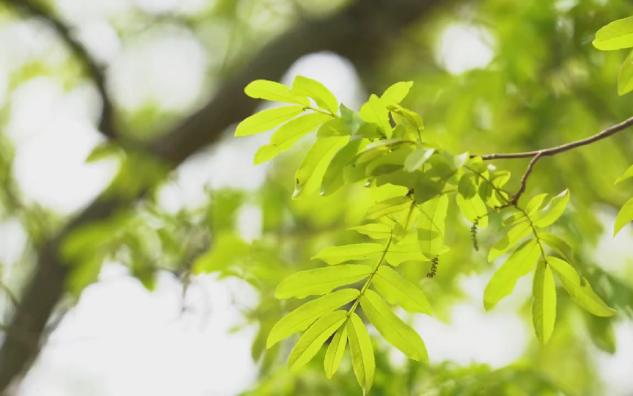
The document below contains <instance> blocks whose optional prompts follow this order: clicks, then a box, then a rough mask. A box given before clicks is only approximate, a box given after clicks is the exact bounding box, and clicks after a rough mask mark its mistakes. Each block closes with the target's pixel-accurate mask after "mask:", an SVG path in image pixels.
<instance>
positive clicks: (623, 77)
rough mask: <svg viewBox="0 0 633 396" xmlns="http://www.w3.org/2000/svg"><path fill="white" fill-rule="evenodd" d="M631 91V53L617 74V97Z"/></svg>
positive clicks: (632, 72) (632, 86)
mask: <svg viewBox="0 0 633 396" xmlns="http://www.w3.org/2000/svg"><path fill="white" fill-rule="evenodd" d="M631 91H633V51H631V52H630V53H629V55H628V56H627V57H626V59H624V62H623V63H622V66H620V72H619V73H618V95H625V94H627V93H629V92H631Z"/></svg>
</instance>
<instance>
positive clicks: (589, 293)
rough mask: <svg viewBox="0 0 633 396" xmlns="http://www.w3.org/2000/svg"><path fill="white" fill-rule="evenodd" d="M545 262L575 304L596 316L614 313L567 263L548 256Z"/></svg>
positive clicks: (586, 281) (585, 280)
mask: <svg viewBox="0 0 633 396" xmlns="http://www.w3.org/2000/svg"><path fill="white" fill-rule="evenodd" d="M547 262H548V263H549V265H550V266H551V267H552V269H553V270H554V272H555V273H556V275H558V279H560V281H561V283H562V284H563V287H564V288H565V290H566V291H567V293H568V294H569V295H570V296H571V298H572V299H573V300H574V302H575V303H576V304H578V305H579V306H580V307H582V308H583V309H584V310H586V311H587V312H590V313H592V314H594V315H596V316H603V317H609V316H613V315H615V313H616V311H615V310H614V309H613V308H611V307H609V306H608V305H607V304H606V303H605V302H604V301H603V300H602V299H601V298H600V296H598V295H597V294H596V292H595V291H593V289H592V288H591V285H590V284H589V281H588V280H587V279H585V278H581V277H580V275H579V274H578V271H576V269H574V267H572V266H571V265H570V264H569V263H568V262H566V261H565V260H562V259H560V258H558V257H553V256H549V257H547Z"/></svg>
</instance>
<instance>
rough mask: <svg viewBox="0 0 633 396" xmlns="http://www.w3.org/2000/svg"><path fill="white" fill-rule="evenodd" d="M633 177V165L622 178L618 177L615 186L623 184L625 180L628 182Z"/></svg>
mask: <svg viewBox="0 0 633 396" xmlns="http://www.w3.org/2000/svg"><path fill="white" fill-rule="evenodd" d="M632 177H633V165H631V166H629V167H628V169H627V170H626V171H625V172H624V173H623V174H622V176H620V177H618V178H617V179H616V181H615V184H618V183H621V182H623V181H625V180H628V179H630V178H632Z"/></svg>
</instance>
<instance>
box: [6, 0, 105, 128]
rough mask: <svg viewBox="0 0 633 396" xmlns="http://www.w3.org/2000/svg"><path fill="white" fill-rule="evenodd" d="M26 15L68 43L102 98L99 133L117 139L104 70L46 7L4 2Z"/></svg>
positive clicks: (13, 0) (17, 0)
mask: <svg viewBox="0 0 633 396" xmlns="http://www.w3.org/2000/svg"><path fill="white" fill-rule="evenodd" d="M4 1H5V2H6V3H8V4H10V5H11V6H12V7H13V8H15V9H16V10H18V11H19V12H20V13H22V14H24V15H30V16H33V17H37V18H41V19H43V20H45V21H46V22H47V23H48V24H49V25H50V26H51V27H52V28H53V29H54V30H55V32H56V33H57V34H58V35H59V37H60V38H61V40H62V41H64V43H66V45H67V46H68V48H69V49H70V51H71V52H72V54H73V55H74V56H75V57H76V58H77V59H78V60H79V61H80V62H81V63H82V65H83V66H84V68H85V69H86V71H87V73H88V75H89V76H90V78H91V79H92V81H93V82H94V84H95V86H96V88H97V91H98V92H99V96H100V97H101V103H102V105H101V106H102V109H101V118H100V120H99V125H98V128H99V131H100V132H101V133H102V134H103V135H105V136H106V137H108V138H114V137H116V126H115V122H114V106H113V104H112V101H111V100H110V97H109V95H108V92H107V89H106V82H105V75H104V73H103V70H102V68H101V67H100V66H99V65H98V64H97V62H96V61H95V60H94V59H93V57H92V55H90V53H89V52H88V49H87V48H86V47H85V46H84V45H83V44H82V43H81V42H80V41H79V40H77V38H76V37H75V35H74V33H73V29H72V28H71V27H69V26H67V25H66V24H65V23H64V22H62V21H61V20H60V19H59V18H58V17H57V16H55V15H54V14H53V13H52V12H50V11H49V10H47V9H46V7H45V6H43V5H41V4H39V3H38V2H37V1H33V0H4Z"/></svg>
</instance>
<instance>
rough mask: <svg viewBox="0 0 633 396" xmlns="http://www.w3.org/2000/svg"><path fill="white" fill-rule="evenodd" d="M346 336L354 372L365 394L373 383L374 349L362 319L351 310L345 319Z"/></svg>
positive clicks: (374, 368)
mask: <svg viewBox="0 0 633 396" xmlns="http://www.w3.org/2000/svg"><path fill="white" fill-rule="evenodd" d="M347 338H348V340H349V349H350V352H351V355H352V368H353V369H354V374H355V375H356V379H357V380H358V383H359V384H360V386H361V387H362V388H363V394H364V395H367V394H368V393H369V390H370V389H371V386H372V384H373V383H374V371H375V370H376V361H375V360H374V349H373V347H372V345H371V340H370V339H369V333H367V329H366V328H365V325H364V324H363V321H362V320H361V319H360V318H359V317H358V315H356V314H355V313H353V312H352V313H351V314H350V316H349V320H348V321H347Z"/></svg>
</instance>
